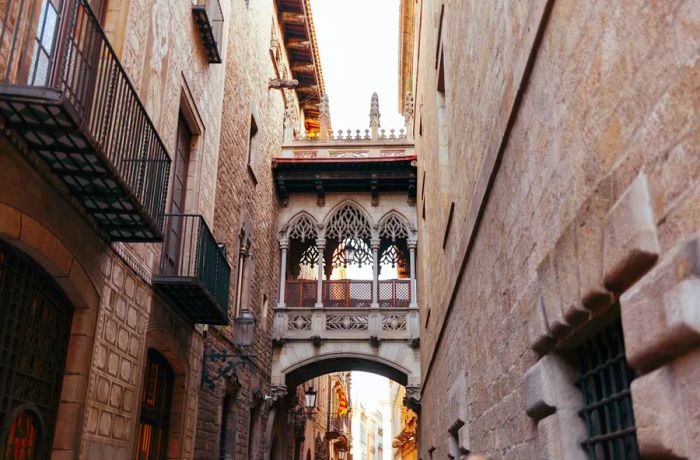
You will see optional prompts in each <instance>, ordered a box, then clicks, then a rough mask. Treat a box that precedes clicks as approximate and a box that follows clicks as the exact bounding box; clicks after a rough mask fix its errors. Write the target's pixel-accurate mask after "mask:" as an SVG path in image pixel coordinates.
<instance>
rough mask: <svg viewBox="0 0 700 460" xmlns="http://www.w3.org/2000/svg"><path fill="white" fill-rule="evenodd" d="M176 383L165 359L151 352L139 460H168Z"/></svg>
mask: <svg viewBox="0 0 700 460" xmlns="http://www.w3.org/2000/svg"><path fill="white" fill-rule="evenodd" d="M173 380H174V376H173V370H172V368H171V367H170V365H169V364H168V361H167V360H166V359H165V357H164V356H163V355H161V354H160V353H158V352H157V351H156V350H154V349H152V348H151V349H149V350H148V358H147V360H146V372H145V375H144V378H143V396H142V397H141V418H140V420H139V432H138V438H137V439H138V441H137V444H136V459H137V460H164V459H166V458H167V456H168V432H169V428H170V406H171V404H172V396H173Z"/></svg>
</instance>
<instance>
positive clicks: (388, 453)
mask: <svg viewBox="0 0 700 460" xmlns="http://www.w3.org/2000/svg"><path fill="white" fill-rule="evenodd" d="M389 397H390V393H389V380H387V379H386V377H381V376H379V375H376V374H369V373H367V372H353V373H352V387H351V388H350V401H351V402H352V405H353V407H354V410H353V417H352V453H353V457H354V458H357V459H360V458H362V456H361V454H360V419H359V415H360V410H359V408H360V404H362V405H363V406H365V409H366V410H367V411H368V412H370V413H372V412H374V411H375V410H378V411H379V412H380V413H381V414H382V415H383V419H384V420H383V421H384V457H383V459H374V460H391V458H392V457H393V454H392V448H391V437H392V433H391V404H390V402H389Z"/></svg>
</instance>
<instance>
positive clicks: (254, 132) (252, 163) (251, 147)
mask: <svg viewBox="0 0 700 460" xmlns="http://www.w3.org/2000/svg"><path fill="white" fill-rule="evenodd" d="M259 137H260V136H258V124H257V123H256V122H255V117H254V116H252V115H251V116H250V132H249V134H248V173H249V174H250V177H251V179H253V183H254V184H255V185H257V184H258V178H257V176H256V173H257V169H256V168H257V163H258V155H259V152H260V145H259V144H260V139H259Z"/></svg>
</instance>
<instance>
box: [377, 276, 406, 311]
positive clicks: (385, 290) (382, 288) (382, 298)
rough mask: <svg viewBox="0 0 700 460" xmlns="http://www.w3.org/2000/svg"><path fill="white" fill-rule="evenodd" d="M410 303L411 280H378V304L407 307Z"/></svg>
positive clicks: (381, 305) (385, 306)
mask: <svg viewBox="0 0 700 460" xmlns="http://www.w3.org/2000/svg"><path fill="white" fill-rule="evenodd" d="M410 304H411V280H407V279H401V280H383V281H379V306H380V307H383V308H408V307H409V305H410Z"/></svg>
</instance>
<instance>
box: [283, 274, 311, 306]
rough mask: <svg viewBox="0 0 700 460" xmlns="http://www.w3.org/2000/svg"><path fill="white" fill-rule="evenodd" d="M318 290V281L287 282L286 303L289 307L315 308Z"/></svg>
mask: <svg viewBox="0 0 700 460" xmlns="http://www.w3.org/2000/svg"><path fill="white" fill-rule="evenodd" d="M317 288H318V283H317V282H316V280H287V283H286V287H285V291H284V293H285V299H284V302H285V304H286V305H287V306H288V307H307V308H309V307H313V306H314V305H315V304H316V290H317Z"/></svg>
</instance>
